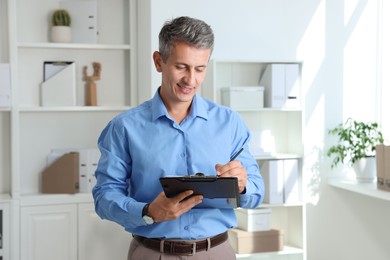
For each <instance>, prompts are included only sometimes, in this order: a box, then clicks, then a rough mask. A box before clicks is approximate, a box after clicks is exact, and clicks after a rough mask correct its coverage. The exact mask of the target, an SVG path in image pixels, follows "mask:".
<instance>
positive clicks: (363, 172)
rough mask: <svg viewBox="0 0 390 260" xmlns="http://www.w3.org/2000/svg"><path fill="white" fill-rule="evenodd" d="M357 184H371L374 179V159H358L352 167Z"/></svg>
mask: <svg viewBox="0 0 390 260" xmlns="http://www.w3.org/2000/svg"><path fill="white" fill-rule="evenodd" d="M353 169H354V170H355V173H356V180H357V181H358V182H373V181H375V178H376V160H375V157H366V158H363V159H360V160H359V161H357V162H356V163H355V164H354V165H353Z"/></svg>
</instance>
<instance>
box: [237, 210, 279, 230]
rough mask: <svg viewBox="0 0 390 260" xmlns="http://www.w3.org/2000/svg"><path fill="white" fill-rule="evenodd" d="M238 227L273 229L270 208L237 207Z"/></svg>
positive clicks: (243, 228) (244, 228)
mask: <svg viewBox="0 0 390 260" xmlns="http://www.w3.org/2000/svg"><path fill="white" fill-rule="evenodd" d="M235 213H236V217H237V227H238V228H239V229H242V230H245V231H249V232H254V231H267V230H271V214H272V210H271V209H270V208H258V209H242V208H239V209H236V210H235Z"/></svg>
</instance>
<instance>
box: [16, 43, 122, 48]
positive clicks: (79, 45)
mask: <svg viewBox="0 0 390 260" xmlns="http://www.w3.org/2000/svg"><path fill="white" fill-rule="evenodd" d="M18 47H19V48H38V49H83V50H91V49H92V50H130V45H129V44H83V43H50V42H29V43H26V42H21V43H18Z"/></svg>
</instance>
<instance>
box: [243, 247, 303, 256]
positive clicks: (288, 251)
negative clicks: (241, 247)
mask: <svg viewBox="0 0 390 260" xmlns="http://www.w3.org/2000/svg"><path fill="white" fill-rule="evenodd" d="M297 254H303V250H302V248H297V247H292V246H284V247H283V250H282V251H275V252H264V253H251V254H237V255H236V256H237V259H244V258H252V259H253V258H255V257H256V256H263V255H267V256H272V255H297Z"/></svg>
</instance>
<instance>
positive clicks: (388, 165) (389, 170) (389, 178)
mask: <svg viewBox="0 0 390 260" xmlns="http://www.w3.org/2000/svg"><path fill="white" fill-rule="evenodd" d="M384 161H385V187H384V188H385V190H388V191H390V145H385V146H384Z"/></svg>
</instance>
